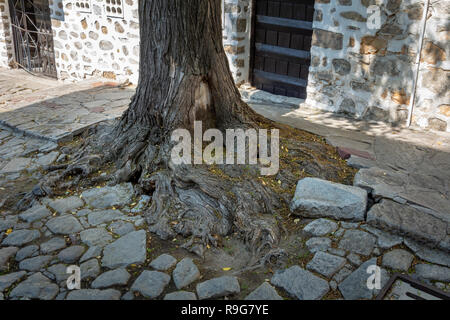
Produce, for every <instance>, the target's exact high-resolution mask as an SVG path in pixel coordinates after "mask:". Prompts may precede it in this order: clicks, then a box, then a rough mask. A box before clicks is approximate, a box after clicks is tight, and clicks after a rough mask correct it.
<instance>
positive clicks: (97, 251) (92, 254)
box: [80, 246, 103, 262]
mask: <svg viewBox="0 0 450 320" xmlns="http://www.w3.org/2000/svg"><path fill="white" fill-rule="evenodd" d="M102 251H103V249H102V247H100V246H92V247H90V248H89V249H88V250H87V251H86V253H85V254H84V255H83V256H82V257H81V259H80V262H84V261H87V260H89V259H92V258H97V257H99V256H100V255H101V254H102Z"/></svg>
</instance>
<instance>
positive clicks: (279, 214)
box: [17, 122, 356, 272]
mask: <svg viewBox="0 0 450 320" xmlns="http://www.w3.org/2000/svg"><path fill="white" fill-rule="evenodd" d="M115 126H116V123H115V122H107V123H101V124H98V125H97V126H95V127H93V128H91V129H89V130H87V131H86V132H84V133H83V134H82V136H80V137H79V138H77V139H76V140H74V141H73V142H70V143H67V144H63V145H61V146H60V148H61V149H62V150H63V152H64V153H66V154H68V155H69V157H68V159H69V160H68V161H67V162H66V163H64V164H60V165H57V166H49V167H48V168H46V169H47V170H46V172H45V177H44V178H43V179H42V180H41V182H40V183H39V184H38V185H37V186H35V187H34V188H33V191H32V192H30V193H28V194H27V196H25V197H24V198H23V199H22V200H21V201H20V202H19V203H18V205H17V208H18V209H19V210H24V209H26V208H28V207H30V206H31V205H32V203H33V201H34V199H36V198H38V197H41V196H53V197H54V196H67V195H72V194H80V193H81V192H82V191H83V190H85V189H87V188H91V187H94V186H95V187H99V186H100V187H101V186H105V185H115V184H117V183H120V182H125V181H127V182H131V183H132V184H133V185H134V189H135V196H136V197H137V196H140V195H143V194H145V195H149V196H151V197H152V204H151V206H150V208H149V209H148V210H147V211H146V212H145V213H144V216H145V218H146V223H147V225H148V230H149V231H150V232H152V233H154V234H156V235H157V236H158V237H159V238H161V239H162V240H169V239H173V238H175V237H181V238H183V239H185V241H184V244H182V245H181V247H182V248H185V249H187V250H189V251H191V252H193V253H195V254H197V255H198V256H200V257H204V256H205V251H206V250H208V249H209V248H211V247H213V248H219V249H220V248H222V249H223V248H224V247H225V243H226V240H225V239H230V237H231V238H232V239H234V240H236V241H239V242H240V243H241V244H242V245H243V247H244V248H245V250H246V252H247V253H246V255H247V256H248V257H249V258H248V259H247V260H246V261H245V263H241V264H240V265H239V268H240V270H241V271H242V272H249V271H251V270H254V269H255V268H258V267H260V266H264V265H266V266H269V267H270V266H277V265H279V264H280V263H281V264H286V261H287V258H286V257H287V251H286V250H285V248H282V247H280V245H281V244H282V243H283V242H284V241H282V240H283V239H287V238H289V237H290V236H291V235H292V234H295V233H297V232H299V231H300V225H301V224H299V223H298V217H296V216H293V215H291V212H290V210H289V203H290V201H291V199H292V197H293V195H294V192H295V187H296V184H297V182H298V180H300V179H302V178H305V177H318V178H322V179H325V180H330V181H334V182H338V183H343V184H351V183H352V181H353V177H354V175H355V173H356V171H355V170H354V169H352V168H350V167H348V166H347V164H346V162H345V161H344V160H343V159H341V158H340V157H339V155H338V154H337V151H336V149H335V148H334V147H332V146H330V145H328V144H326V142H325V139H324V138H322V137H320V136H317V135H314V134H311V133H308V132H305V131H301V130H298V129H294V128H291V127H289V126H285V125H279V124H277V128H278V129H279V130H280V149H279V150H280V169H279V172H278V174H276V175H274V176H261V175H260V167H259V166H258V165H205V164H203V165H189V166H187V165H183V166H171V165H170V163H169V162H167V161H164V159H163V156H164V154H163V153H165V154H166V155H167V154H170V152H168V151H167V148H162V147H161V146H154V145H147V146H146V147H144V148H142V149H141V151H140V153H139V155H137V156H136V155H135V157H134V159H138V160H137V162H135V163H134V164H133V165H132V167H133V168H131V169H130V168H128V172H127V174H126V175H124V174H123V172H124V167H126V166H127V163H128V165H129V164H130V162H129V161H128V162H125V165H124V164H123V161H121V160H123V159H117V158H115V155H114V153H112V152H105V150H109V149H108V145H110V144H111V143H112V142H111V140H112V138H113V132H114V128H115ZM262 126H264V125H263V124H262ZM156 147H158V148H159V150H160V151H159V152H160V153H161V154H159V155H158V156H156V157H155V155H153V158H151V160H150V157H148V153H149V149H150V150H153V151H154V150H155V148H156ZM143 154H144V155H147V156H143ZM155 158H158V159H157V161H155ZM139 161H141V163H139ZM142 161H144V162H145V161H147V162H148V161H151V164H150V165H149V163H143V162H142ZM130 173H131V174H130ZM124 177H126V179H124ZM228 241H229V240H228Z"/></svg>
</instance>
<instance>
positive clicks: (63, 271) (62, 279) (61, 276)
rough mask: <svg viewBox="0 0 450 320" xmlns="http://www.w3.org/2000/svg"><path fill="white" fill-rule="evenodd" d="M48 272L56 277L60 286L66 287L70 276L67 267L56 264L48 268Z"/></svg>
mask: <svg viewBox="0 0 450 320" xmlns="http://www.w3.org/2000/svg"><path fill="white" fill-rule="evenodd" d="M47 271H48V272H50V273H51V274H53V275H54V277H55V279H56V282H57V283H58V284H63V285H64V287H66V281H67V279H68V278H69V276H70V274H68V273H67V266H66V265H65V264H62V263H58V264H54V265H52V266H50V267H48V268H47Z"/></svg>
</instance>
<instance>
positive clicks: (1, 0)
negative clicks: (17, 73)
mask: <svg viewBox="0 0 450 320" xmlns="http://www.w3.org/2000/svg"><path fill="white" fill-rule="evenodd" d="M12 56H13V44H12V34H11V20H10V15H9V8H8V0H0V67H8V66H9V61H10V60H11V59H12Z"/></svg>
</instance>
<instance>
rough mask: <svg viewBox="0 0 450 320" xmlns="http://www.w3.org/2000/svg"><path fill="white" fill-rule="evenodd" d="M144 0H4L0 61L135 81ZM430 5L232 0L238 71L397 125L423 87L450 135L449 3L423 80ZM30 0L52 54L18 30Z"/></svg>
mask: <svg viewBox="0 0 450 320" xmlns="http://www.w3.org/2000/svg"><path fill="white" fill-rule="evenodd" d="M137 2H138V0H0V19H1V20H0V66H3V67H8V66H12V65H14V62H13V61H16V62H17V60H20V61H22V63H21V65H22V66H23V64H27V63H28V64H29V65H27V66H30V68H35V70H36V71H42V72H44V71H45V72H47V73H48V74H51V75H52V76H54V77H57V78H58V79H64V80H80V79H85V78H89V77H92V76H102V77H106V78H109V79H114V80H116V81H125V80H129V81H130V82H132V83H137V80H138V66H139V17H138V3H137ZM426 2H427V1H426V0H315V1H314V0H283V1H281V0H278V1H277V0H273V1H270V0H224V1H223V10H222V11H223V30H224V36H223V40H224V48H225V52H226V53H227V55H228V58H229V62H230V69H231V72H232V74H233V77H234V79H235V81H236V83H237V84H238V85H240V84H243V83H247V82H249V83H251V84H252V85H254V86H255V87H257V88H258V89H262V90H264V91H268V92H270V93H273V94H278V95H285V96H291V97H296V98H301V99H306V100H305V103H306V104H307V105H309V106H311V107H314V108H319V109H322V110H326V111H331V112H336V113H345V114H349V115H352V116H354V117H356V118H363V119H372V120H381V121H386V122H391V123H404V121H405V120H406V118H407V116H408V106H409V104H410V101H411V99H412V96H413V92H414V91H415V100H414V101H415V103H414V106H413V107H414V108H413V109H412V122H413V124H414V125H416V126H418V127H420V128H423V129H433V130H439V131H447V132H450V90H449V87H450V59H449V56H450V42H449V39H450V27H449V26H450V23H449V21H450V2H449V1H442V0H430V1H429V7H428V14H427V20H426V27H425V31H424V33H423V47H422V51H421V59H420V67H419V71H418V73H417V88H416V89H414V79H415V77H416V59H417V55H418V53H419V44H420V39H421V35H422V26H423V24H422V22H423V20H422V17H423V13H424V10H426V7H425V4H426ZM24 3H25V5H26V3H29V5H30V4H31V6H32V7H33V8H32V7H29V8H28V9H26V10H25V11H28V14H30V12H29V11H30V10H31V11H33V12H34V13H35V15H36V16H35V17H34V18H33V19H31V20H33V21H34V22H33V23H32V25H30V26H27V28H26V29H27V31H28V33H29V34H30V37H31V38H33V37H34V38H35V39H36V42H38V44H39V41H40V43H44V44H41V47H43V48H45V50H44V51H45V54H43V53H42V52H38V51H39V50H37V49H33V48H32V50H31V51H30V52H31V53H29V54H28V55H29V56H32V57H33V58H32V59H28V61H26V60H27V59H24V58H23V56H21V58H20V57H19V58H20V59H18V58H17V57H18V55H20V52H19V53H18V51H24V48H26V47H27V46H31V45H30V44H29V43H26V44H24V42H26V41H25V38H26V37H24V36H23V34H22V35H20V34H19V35H18V33H17V31H15V28H16V26H17V25H18V24H20V19H18V18H20V16H21V14H22V13H21V8H22V7H21V6H23V5H24ZM46 10H48V11H46ZM22 11H23V10H22ZM41 11H42V12H41ZM45 16H48V17H49V18H48V19H47V20H48V21H46V20H45V18H44V17H45ZM16 29H17V28H16ZM22 29H23V28H22ZM21 37H22V38H21ZM32 42H33V41H32ZM18 49H19V50H18ZM36 50H37V51H36ZM41 51H42V50H41ZM38 53H39V54H38ZM33 55H34V56H33ZM25 56H26V54H25ZM30 61H31V62H30Z"/></svg>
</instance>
